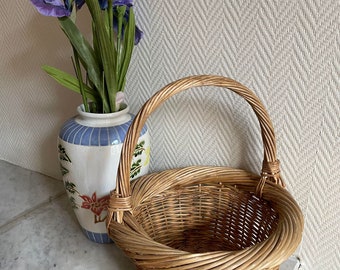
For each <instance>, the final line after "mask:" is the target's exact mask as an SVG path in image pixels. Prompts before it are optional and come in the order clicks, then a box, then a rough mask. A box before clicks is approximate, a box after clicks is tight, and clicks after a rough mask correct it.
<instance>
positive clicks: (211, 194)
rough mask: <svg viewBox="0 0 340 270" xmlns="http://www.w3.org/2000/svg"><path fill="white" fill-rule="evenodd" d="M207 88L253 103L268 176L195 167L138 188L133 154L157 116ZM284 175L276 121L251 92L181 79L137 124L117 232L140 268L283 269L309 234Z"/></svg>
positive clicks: (128, 142) (130, 137)
mask: <svg viewBox="0 0 340 270" xmlns="http://www.w3.org/2000/svg"><path fill="white" fill-rule="evenodd" d="M199 86H218V87H223V88H226V89H229V90H232V91H233V92H235V93H237V94H239V95H240V96H242V97H243V98H244V99H245V100H246V101H247V102H248V103H249V104H250V105H251V107H252V108H253V110H254V111H255V113H256V115H257V117H258V120H259V123H260V127H261V135H262V140H263V147H264V160H263V168H262V171H261V176H259V175H254V174H252V173H249V172H246V171H244V170H241V169H235V168H228V167H213V166H192V167H186V168H180V169H171V170H166V171H162V172H158V173H152V174H149V175H147V176H143V177H140V178H139V179H137V180H135V181H133V182H131V183H130V180H129V178H130V177H129V172H130V166H131V160H132V155H133V150H134V147H135V145H136V144H137V139H138V135H139V133H140V131H141V129H142V127H143V126H144V124H145V122H146V120H147V118H148V117H149V115H150V114H151V113H152V112H154V111H155V109H156V108H157V107H158V106H160V105H161V104H162V103H163V102H164V101H166V100H167V99H168V98H170V97H171V96H173V95H175V94H176V93H179V92H181V91H184V90H186V89H188V88H194V87H199ZM193 90H194V89H193ZM207 90H208V89H207ZM279 173H280V170H279V162H278V160H277V158H276V145H275V136H274V131H273V127H272V124H271V121H270V119H269V117H268V114H267V112H266V110H265V109H264V107H263V105H262V104H261V102H260V101H259V99H258V98H257V97H256V96H255V95H254V94H253V93H252V92H251V91H250V90H249V89H247V88H246V87H245V86H243V85H241V84H240V83H238V82H236V81H233V80H231V79H228V78H224V77H220V76H208V75H202V76H192V77H187V78H184V79H181V80H178V81H176V82H173V83H171V84H169V85H167V86H166V87H164V88H163V89H161V90H160V91H159V92H157V93H156V94H155V95H154V96H153V97H152V98H151V99H149V100H148V101H147V102H146V103H145V104H144V106H143V107H142V108H141V110H140V111H139V113H138V114H137V115H136V117H135V120H134V122H133V123H132V125H131V126H130V129H129V131H128V133H127V136H126V139H125V142H124V145H123V149H122V154H121V159H120V165H119V169H118V179H117V189H116V190H115V191H114V192H112V194H111V198H110V206H109V209H108V212H109V214H108V218H107V225H108V232H109V235H110V236H111V238H112V239H113V240H114V241H115V243H116V244H117V245H118V246H119V247H120V248H122V249H123V250H124V252H125V253H126V254H127V256H129V257H130V258H131V259H132V260H133V261H134V262H135V264H136V265H137V267H138V269H181V270H184V269H238V270H250V269H271V270H274V269H278V267H279V265H280V264H281V263H282V262H283V261H284V260H286V259H287V258H288V257H289V256H290V255H291V254H292V253H293V252H294V251H295V249H296V248H297V246H298V244H299V243H300V241H301V235H302V231H303V216H302V213H301V210H300V208H299V206H298V205H297V203H296V202H295V200H294V199H293V198H292V196H291V195H290V194H289V193H288V192H287V190H286V189H285V188H284V184H283V181H282V180H281V178H280V174H279Z"/></svg>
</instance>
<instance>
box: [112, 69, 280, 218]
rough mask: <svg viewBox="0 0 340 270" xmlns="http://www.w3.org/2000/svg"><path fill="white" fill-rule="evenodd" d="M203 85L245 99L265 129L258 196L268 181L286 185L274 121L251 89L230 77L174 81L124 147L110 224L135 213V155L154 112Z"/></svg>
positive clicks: (147, 107)
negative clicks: (132, 175)
mask: <svg viewBox="0 0 340 270" xmlns="http://www.w3.org/2000/svg"><path fill="white" fill-rule="evenodd" d="M200 86H217V87H224V88H228V89H230V90H231V91H233V92H235V93H237V94H238V95H240V96H241V97H243V98H244V99H245V100H246V101H247V102H248V103H249V104H250V106H251V107H252V108H253V110H254V112H255V114H256V116H257V118H258V120H259V123H260V127H261V135H262V141H263V146H264V159H263V167H262V174H261V175H262V177H261V180H260V181H259V184H258V187H257V193H258V195H260V196H261V194H262V189H263V186H264V184H265V181H266V180H271V181H273V182H275V183H277V184H280V185H281V186H284V183H283V182H282V180H281V178H280V175H279V162H278V160H277V159H276V144H275V135H274V130H273V126H272V123H271V120H270V118H269V116H268V113H267V111H266V109H265V108H264V106H263V105H262V103H261V101H260V100H259V99H258V98H257V96H256V95H255V94H254V93H253V92H252V91H250V90H249V89H248V88H247V87H245V86H243V85H242V84H240V83H238V82H237V81H234V80H232V79H229V78H225V77H221V76H212V75H200V76H190V77H186V78H183V79H180V80H178V81H175V82H172V83H170V84H168V85H167V86H165V87H164V88H162V89H161V90H159V91H158V92H157V93H155V94H154V95H153V96H152V97H151V98H150V99H149V100H148V101H147V102H146V103H145V104H144V105H143V107H142V108H141V109H140V111H139V112H138V113H137V115H136V117H135V118H134V121H133V122H132V124H131V126H130V128H129V130H128V132H127V134H126V137H125V141H124V144H123V148H122V153H121V157H120V163H119V167H118V175H117V188H116V190H115V191H114V192H113V193H112V194H111V198H110V206H109V209H108V218H107V224H109V223H110V221H111V219H112V216H113V212H115V213H116V215H115V219H116V220H117V221H118V222H122V218H123V213H124V211H131V210H132V209H131V208H132V207H131V200H130V198H131V197H130V196H131V186H130V167H131V162H132V157H133V152H134V149H135V146H136V144H137V141H138V138H139V134H140V132H141V130H142V128H143V126H144V124H145V122H146V120H147V118H148V117H149V116H150V114H151V113H153V112H154V111H155V110H156V109H157V108H158V107H159V106H160V105H162V103H163V102H165V101H166V100H167V99H169V98H170V97H171V96H173V95H175V94H177V93H179V92H182V91H184V90H186V89H188V88H192V87H200Z"/></svg>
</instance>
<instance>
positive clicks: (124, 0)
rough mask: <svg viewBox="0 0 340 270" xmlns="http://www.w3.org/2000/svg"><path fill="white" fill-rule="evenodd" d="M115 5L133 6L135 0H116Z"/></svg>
mask: <svg viewBox="0 0 340 270" xmlns="http://www.w3.org/2000/svg"><path fill="white" fill-rule="evenodd" d="M113 6H128V7H131V6H133V0H115V1H113Z"/></svg>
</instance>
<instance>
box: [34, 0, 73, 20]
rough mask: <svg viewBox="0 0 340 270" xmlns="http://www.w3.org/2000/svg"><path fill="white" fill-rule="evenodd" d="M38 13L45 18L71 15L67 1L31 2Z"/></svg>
mask: <svg viewBox="0 0 340 270" xmlns="http://www.w3.org/2000/svg"><path fill="white" fill-rule="evenodd" d="M31 3H32V4H33V5H34V6H35V7H36V9H37V10H38V12H39V13H40V14H42V15H45V16H52V17H64V16H70V15H71V10H70V9H71V7H70V6H69V1H65V2H64V1H61V0H31Z"/></svg>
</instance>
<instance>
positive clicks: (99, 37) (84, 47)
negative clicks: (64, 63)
mask: <svg viewBox="0 0 340 270" xmlns="http://www.w3.org/2000/svg"><path fill="white" fill-rule="evenodd" d="M30 1H31V3H32V4H33V5H34V6H35V7H36V9H37V10H38V12H39V13H41V14H42V15H45V16H52V17H57V18H58V20H59V23H60V26H61V29H62V30H63V31H64V33H65V35H66V36H67V38H68V39H69V41H70V43H71V45H72V49H73V57H72V63H73V67H74V70H75V76H73V75H71V74H68V73H66V72H64V71H62V70H60V69H57V68H54V67H51V66H47V65H44V66H43V67H42V68H43V69H44V70H45V71H46V72H47V73H48V74H49V75H50V76H51V77H52V78H54V79H55V80H56V81H57V82H58V83H60V84H61V85H63V86H65V87H67V88H69V89H70V90H73V91H75V92H77V93H80V94H81V96H82V101H83V104H84V108H85V111H86V112H95V113H110V112H116V111H119V110H120V109H122V108H121V107H122V106H121V105H122V104H123V100H124V94H123V91H124V86H125V81H126V73H127V70H128V67H129V64H130V60H131V56H132V52H133V48H134V45H137V44H138V42H139V40H140V39H141V38H142V35H143V32H142V31H140V30H139V29H138V27H137V26H136V23H135V16H134V11H133V0H97V1H96V0H30ZM84 4H86V5H87V7H88V9H89V11H90V14H91V18H92V35H93V41H92V44H90V42H88V41H87V40H86V38H85V37H84V35H83V34H82V33H81V32H80V31H79V29H78V27H77V26H76V14H77V12H78V11H79V10H80V9H81V8H82V6H83V5H84Z"/></svg>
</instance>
